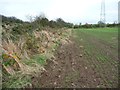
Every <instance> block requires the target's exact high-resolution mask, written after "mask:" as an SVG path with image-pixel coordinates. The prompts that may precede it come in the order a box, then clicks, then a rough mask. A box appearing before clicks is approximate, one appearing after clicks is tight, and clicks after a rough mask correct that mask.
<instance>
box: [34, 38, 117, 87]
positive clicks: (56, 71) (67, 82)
mask: <svg viewBox="0 0 120 90" xmlns="http://www.w3.org/2000/svg"><path fill="white" fill-rule="evenodd" d="M89 39H90V40H91V43H92V44H94V43H96V48H102V49H103V50H105V47H102V46H104V44H103V43H100V42H99V41H98V40H95V39H94V40H93V39H91V38H89ZM71 41H72V43H69V44H64V45H61V46H60V47H59V48H58V49H57V51H56V53H55V57H56V58H55V61H56V63H54V62H52V61H50V60H48V64H47V65H46V66H45V69H46V72H43V73H40V75H38V76H37V77H34V78H33V80H32V82H33V87H39V88H99V87H107V88H110V87H113V88H114V87H117V84H118V82H117V67H116V66H115V65H112V64H111V63H108V64H103V63H101V62H99V61H97V60H96V59H95V58H94V55H93V57H88V56H87V54H86V53H85V51H84V48H85V47H80V43H78V42H77V41H76V40H75V39H74V38H73V37H71ZM82 44H83V43H81V45H82ZM97 44H103V45H101V47H99V46H98V45H97ZM108 54H111V52H108ZM111 56H112V55H111ZM111 58H114V57H111ZM114 59H115V58H114ZM95 64H98V65H99V66H100V68H99V69H97V66H96V65H95ZM108 65H110V66H108ZM108 67H109V68H108ZM111 72H112V73H111Z"/></svg>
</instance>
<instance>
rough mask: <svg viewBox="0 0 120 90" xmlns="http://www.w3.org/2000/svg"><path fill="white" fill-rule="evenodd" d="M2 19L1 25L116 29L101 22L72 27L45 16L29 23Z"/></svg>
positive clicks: (15, 19) (13, 18)
mask: <svg viewBox="0 0 120 90" xmlns="http://www.w3.org/2000/svg"><path fill="white" fill-rule="evenodd" d="M0 17H2V23H6V24H10V23H27V24H31V26H33V27H46V26H49V27H51V28H62V27H68V28H98V27H116V26H118V24H116V23H113V24H109V23H108V24H104V23H102V22H101V21H99V22H98V24H88V23H86V24H84V25H82V24H81V23H80V24H79V25H74V24H73V23H69V22H65V21H64V20H63V19H61V18H57V19H56V20H55V21H54V20H48V19H47V18H46V17H45V16H42V15H40V16H36V17H35V19H34V20H32V21H30V22H24V21H22V20H20V19H17V18H16V17H6V16H3V15H0Z"/></svg>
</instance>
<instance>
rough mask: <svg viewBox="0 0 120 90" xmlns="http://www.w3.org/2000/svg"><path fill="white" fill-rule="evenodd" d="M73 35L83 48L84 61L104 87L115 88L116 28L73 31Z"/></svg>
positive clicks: (116, 63)
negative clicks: (96, 73)
mask: <svg viewBox="0 0 120 90" xmlns="http://www.w3.org/2000/svg"><path fill="white" fill-rule="evenodd" d="M72 33H73V35H74V38H75V40H76V42H77V43H78V45H81V46H83V47H84V50H83V51H84V55H85V59H84V60H85V61H86V63H88V64H89V65H88V66H89V67H93V68H94V70H95V71H96V72H98V73H99V74H100V77H101V78H102V80H103V82H104V85H102V84H101V85H100V87H102V86H105V85H106V86H108V87H115V86H116V85H117V81H118V78H117V77H118V67H117V66H118V28H97V29H74V30H73V32H72Z"/></svg>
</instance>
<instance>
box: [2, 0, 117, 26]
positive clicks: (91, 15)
mask: <svg viewBox="0 0 120 90" xmlns="http://www.w3.org/2000/svg"><path fill="white" fill-rule="evenodd" d="M118 1H119V0H105V4H106V22H107V23H111V22H112V23H113V22H114V21H118ZM100 11H101V0H0V14H2V15H6V16H15V17H17V18H19V19H22V20H27V16H28V15H29V16H36V15H39V14H40V13H44V14H45V15H46V17H47V18H48V19H49V20H51V19H53V20H55V19H56V18H59V17H60V18H62V19H63V20H64V21H67V22H72V23H74V24H78V23H80V22H81V23H86V22H87V23H97V22H98V21H99V20H100Z"/></svg>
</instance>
